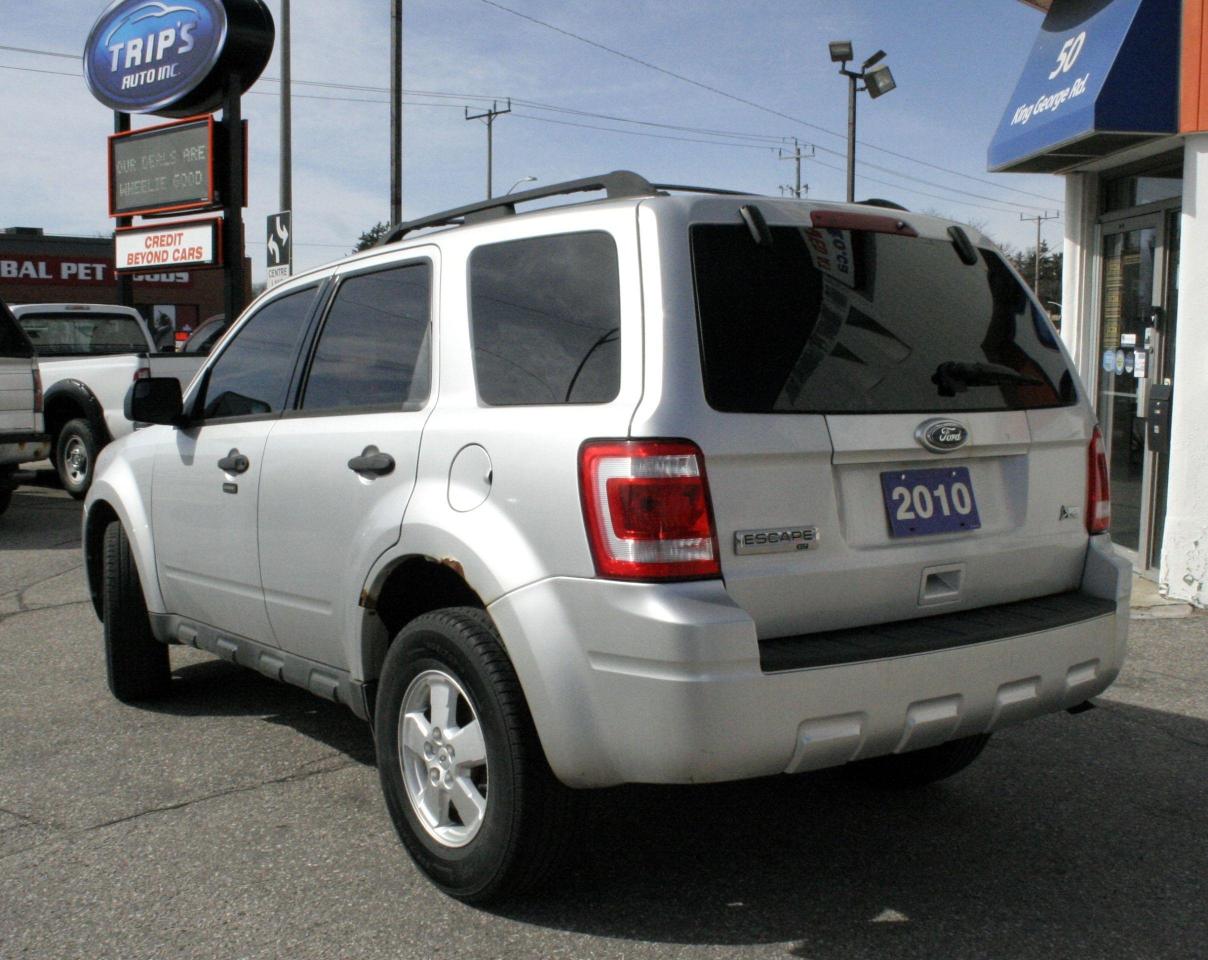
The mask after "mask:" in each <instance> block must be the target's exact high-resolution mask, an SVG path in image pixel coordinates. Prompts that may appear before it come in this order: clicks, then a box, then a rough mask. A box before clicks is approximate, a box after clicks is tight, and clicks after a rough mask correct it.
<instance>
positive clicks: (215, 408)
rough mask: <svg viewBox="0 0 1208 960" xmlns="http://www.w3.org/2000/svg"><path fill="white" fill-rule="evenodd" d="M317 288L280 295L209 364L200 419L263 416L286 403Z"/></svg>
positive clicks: (258, 312) (259, 311)
mask: <svg viewBox="0 0 1208 960" xmlns="http://www.w3.org/2000/svg"><path fill="white" fill-rule="evenodd" d="M317 290H318V287H308V288H306V289H305V290H299V291H297V292H296V293H291V294H289V295H288V296H284V297H280V298H278V299H276V300H273V301H271V302H270V303H267V304H265V305H264V306H263V307H261V308H260V309H259V310H258V311H257V312H256V313H255V314H254V315H253V316H252V317H250V318H249V319H248V321H247V323H245V324H244V325H243V328H242V329H241V330H240V331H239V332H238V333H237V334H236V335H235V337H234V338H233V339H232V340H231V342H230V343H229V344H227V346H226V348H225V349H224V350H223V351H222V353H221V355H220V356H219V357H218V359H217V360H216V361H215V362H214V365H213V366H212V367H210V371H209V374H208V376H207V379H206V385H205V387H204V393H203V395H202V398H201V404H200V409H201V417H202V419H203V420H216V419H224V418H227V417H253V416H264V415H267V414H273V413H279V412H280V411H281V410H282V409H283V408H284V406H285V403H286V399H287V396H288V393H289V379H290V373H291V372H292V371H293V368H294V359H295V357H296V356H297V352H298V346H299V344H300V343H301V342H302V337H303V336H304V335H305V334H306V321H307V319H308V318H309V317H310V311H311V308H312V307H313V305H314V300H315V293H316V291H317Z"/></svg>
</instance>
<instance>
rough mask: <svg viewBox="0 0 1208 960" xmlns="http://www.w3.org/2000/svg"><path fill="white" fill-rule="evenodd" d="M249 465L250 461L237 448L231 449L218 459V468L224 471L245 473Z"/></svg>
mask: <svg viewBox="0 0 1208 960" xmlns="http://www.w3.org/2000/svg"><path fill="white" fill-rule="evenodd" d="M251 465H252V461H251V460H249V459H248V458H247V457H245V456H244V455H243V454H242V453H240V452H239V451H238V450H232V451H231V452H230V453H228V454H227V455H226V456H225V457H223V458H222V459H221V460H219V461H218V469H219V470H222V471H223V472H224V473H245V472H247V468H248V467H250V466H251Z"/></svg>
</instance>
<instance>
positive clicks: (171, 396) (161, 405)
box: [124, 377, 184, 425]
mask: <svg viewBox="0 0 1208 960" xmlns="http://www.w3.org/2000/svg"><path fill="white" fill-rule="evenodd" d="M183 409H184V408H183V404H182V403H181V396H180V381H179V380H177V379H176V378H175V377H148V378H146V379H144V380H135V381H134V383H132V384H130V389H129V390H127V391H126V402H125V405H124V412H125V414H126V419H127V420H130V421H132V422H134V423H163V424H168V425H175V424H178V423H180V421H181V415H182V413H183Z"/></svg>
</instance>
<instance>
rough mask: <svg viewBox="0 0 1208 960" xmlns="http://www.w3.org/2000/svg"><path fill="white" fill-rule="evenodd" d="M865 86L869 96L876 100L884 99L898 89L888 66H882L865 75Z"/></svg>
mask: <svg viewBox="0 0 1208 960" xmlns="http://www.w3.org/2000/svg"><path fill="white" fill-rule="evenodd" d="M864 86H865V87H866V88H867V89H868V95H869V96H870V97H872V98H873V99H874V100H876V99H877V97H883V96H885V94H887V93H889V91H890V90H893V89H894V88H895V87H897V83H896V82H895V81H894V79H893V74H892V73H890V72H889V67H888V65H885V64H882V65H881V66H879V67H873V69H871V70H869V71H868V72H867V73H865V74H864Z"/></svg>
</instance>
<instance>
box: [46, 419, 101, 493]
mask: <svg viewBox="0 0 1208 960" xmlns="http://www.w3.org/2000/svg"><path fill="white" fill-rule="evenodd" d="M99 449H100V445H99V444H98V443H97V439H96V431H94V430H93V429H92V424H91V423H89V422H88V421H87V420H81V419H76V420H68V421H67V423H65V424H64V425H63V429H62V430H60V431H59V438H58V440H57V441H56V442H55V458H54V464H55V469H56V470H58V472H59V482H60V483H61V484H62V485H63V489H64V490H66V491H67V492H68V493H70V494H71V495H72V496H73V497H75V498H76V499H77V500H83V499H84V495H85V494H86V493H88V488H89V487H90V486H92V472H93V470H94V468H95V467H96V455H97V452H98V451H99Z"/></svg>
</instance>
